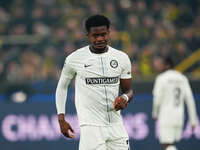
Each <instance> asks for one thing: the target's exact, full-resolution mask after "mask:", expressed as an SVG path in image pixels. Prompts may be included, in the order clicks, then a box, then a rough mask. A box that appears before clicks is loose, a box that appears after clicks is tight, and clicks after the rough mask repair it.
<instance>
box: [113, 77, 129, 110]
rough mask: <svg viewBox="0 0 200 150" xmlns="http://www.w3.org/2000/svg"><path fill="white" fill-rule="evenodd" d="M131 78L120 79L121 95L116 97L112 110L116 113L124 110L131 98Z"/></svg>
mask: <svg viewBox="0 0 200 150" xmlns="http://www.w3.org/2000/svg"><path fill="white" fill-rule="evenodd" d="M131 84H132V82H131V78H130V79H120V88H121V91H122V95H120V96H118V97H117V98H116V99H115V101H114V109H115V110H116V111H118V110H120V109H124V108H125V107H126V106H127V104H128V103H129V102H130V101H131V100H132V98H133V90H132V89H131Z"/></svg>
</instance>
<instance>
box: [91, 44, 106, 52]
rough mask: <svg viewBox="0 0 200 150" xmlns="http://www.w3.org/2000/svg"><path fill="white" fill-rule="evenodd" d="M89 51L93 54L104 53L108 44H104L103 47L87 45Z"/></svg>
mask: <svg viewBox="0 0 200 150" xmlns="http://www.w3.org/2000/svg"><path fill="white" fill-rule="evenodd" d="M89 49H90V51H91V52H92V53H95V54H101V53H105V52H107V51H108V46H106V47H105V48H98V49H97V48H94V47H93V46H92V45H90V47H89Z"/></svg>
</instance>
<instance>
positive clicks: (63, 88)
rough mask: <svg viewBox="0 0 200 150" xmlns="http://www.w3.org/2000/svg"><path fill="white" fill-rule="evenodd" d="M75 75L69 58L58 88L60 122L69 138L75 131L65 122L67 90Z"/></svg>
mask: <svg viewBox="0 0 200 150" xmlns="http://www.w3.org/2000/svg"><path fill="white" fill-rule="evenodd" d="M74 75H75V71H74V70H73V68H72V65H71V62H70V59H69V58H66V60H65V65H64V67H63V69H62V72H61V76H60V79H59V81H58V85H57V88H56V109H57V114H58V122H59V125H60V130H61V132H62V134H63V135H64V136H66V137H68V138H73V137H74V134H73V133H74V130H73V129H72V127H71V126H70V124H69V123H68V122H67V121H66V120H65V104H66V97H67V89H68V86H69V84H70V81H71V79H72V78H73V76H74ZM69 131H71V133H72V134H71V133H70V132H69Z"/></svg>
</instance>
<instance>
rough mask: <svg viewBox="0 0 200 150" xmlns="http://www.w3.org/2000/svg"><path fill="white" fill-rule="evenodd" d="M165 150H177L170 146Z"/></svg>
mask: <svg viewBox="0 0 200 150" xmlns="http://www.w3.org/2000/svg"><path fill="white" fill-rule="evenodd" d="M166 150H177V149H176V146H174V145H170V146H168V147H167V149H166Z"/></svg>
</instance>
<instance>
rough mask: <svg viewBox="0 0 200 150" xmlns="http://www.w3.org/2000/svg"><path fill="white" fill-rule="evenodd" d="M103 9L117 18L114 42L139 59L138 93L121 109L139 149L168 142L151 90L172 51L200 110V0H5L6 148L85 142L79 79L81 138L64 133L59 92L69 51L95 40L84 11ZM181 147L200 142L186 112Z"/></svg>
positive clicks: (1, 35) (0, 10) (68, 148)
mask: <svg viewBox="0 0 200 150" xmlns="http://www.w3.org/2000/svg"><path fill="white" fill-rule="evenodd" d="M96 13H102V14H104V15H106V16H108V17H109V18H110V20H111V22H112V28H111V42H110V44H111V45H112V46H113V47H115V48H117V49H122V50H124V51H125V52H126V53H127V54H128V55H129V56H130V58H131V61H132V66H133V69H132V73H133V77H134V80H133V89H134V90H135V98H134V102H133V103H131V104H130V105H129V106H128V108H127V110H125V111H123V112H122V113H123V115H124V123H125V126H126V128H127V130H128V132H129V135H130V138H131V141H130V142H131V147H132V149H134V150H147V149H154V150H161V147H160V145H159V143H158V140H157V136H158V134H159V133H157V130H156V128H155V126H154V122H153V121H152V119H151V107H152V95H151V90H152V85H153V81H154V78H155V76H156V75H157V74H158V70H159V68H160V62H161V60H162V58H163V57H165V56H167V55H170V56H171V57H172V58H173V60H174V62H175V65H176V67H175V68H176V69H177V70H179V71H180V72H182V73H184V74H186V75H187V76H188V77H189V79H190V83H191V86H192V89H193V92H194V96H195V100H196V104H197V111H198V115H199V116H200V0H165V1H162V0H101V1H98V0H82V1H80V0H29V1H28V0H0V111H1V113H0V127H1V128H0V139H1V140H0V149H1V150H35V149H37V150H42V149H45V150H55V149H56V148H57V149H59V150H64V149H65V150H76V149H78V137H79V129H78V124H77V118H76V113H75V108H74V88H73V87H74V85H73V84H72V85H71V87H70V94H69V96H68V98H69V100H68V104H67V112H68V114H69V115H68V117H67V119H68V120H70V122H71V123H72V124H73V126H74V128H75V130H76V131H77V135H76V140H66V139H64V138H63V137H62V135H60V134H59V127H58V124H57V120H56V110H55V104H54V94H55V89H56V84H57V81H58V79H59V75H60V72H61V69H62V66H63V63H64V60H65V57H66V56H67V55H69V54H70V53H71V52H73V51H74V50H75V49H77V48H80V47H82V46H85V45H87V44H88V41H87V38H86V36H85V31H84V29H83V23H84V19H85V18H86V17H88V16H90V15H91V14H96ZM80 59H81V58H80ZM198 119H199V118H198ZM198 122H199V121H198ZM178 148H180V150H189V149H190V150H199V149H200V123H199V124H198V126H197V127H196V129H195V131H194V132H192V131H191V129H190V126H189V124H188V122H187V116H186V123H185V127H184V130H183V136H182V140H181V142H180V143H178Z"/></svg>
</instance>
